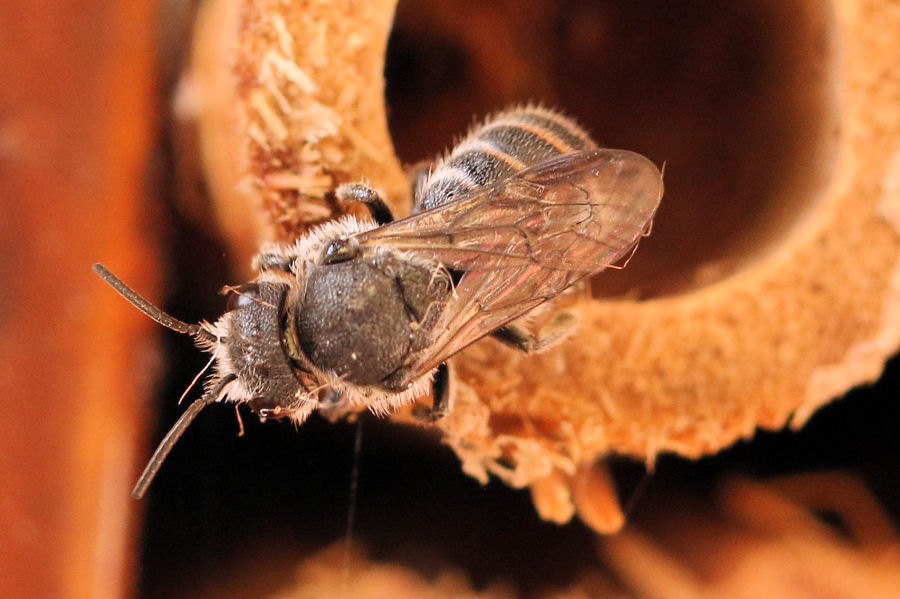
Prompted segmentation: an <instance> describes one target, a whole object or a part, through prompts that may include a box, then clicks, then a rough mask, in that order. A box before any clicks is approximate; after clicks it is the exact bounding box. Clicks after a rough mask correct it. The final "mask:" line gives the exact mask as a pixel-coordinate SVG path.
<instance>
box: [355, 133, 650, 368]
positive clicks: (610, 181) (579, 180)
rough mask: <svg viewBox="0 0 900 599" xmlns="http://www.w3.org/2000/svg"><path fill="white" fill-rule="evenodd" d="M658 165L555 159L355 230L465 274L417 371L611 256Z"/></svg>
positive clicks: (619, 249)
mask: <svg viewBox="0 0 900 599" xmlns="http://www.w3.org/2000/svg"><path fill="white" fill-rule="evenodd" d="M662 192H663V184H662V175H661V173H660V171H659V170H658V169H657V168H656V166H654V164H653V163H652V162H650V161H649V160H648V159H647V158H645V157H643V156H641V155H640V154H636V153H634V152H629V151H625V150H610V149H601V150H586V151H582V152H575V153H570V154H564V155H561V156H557V157H554V158H551V159H549V160H547V161H546V162H543V163H541V164H539V165H537V166H535V167H532V168H529V169H526V170H523V171H521V172H519V173H517V174H515V175H513V176H512V177H509V178H507V179H504V180H502V181H499V182H497V183H495V184H493V185H491V186H488V187H485V188H481V189H477V190H474V191H471V192H468V193H465V194H463V195H461V196H459V197H458V198H456V199H454V200H452V201H450V202H448V203H446V204H444V205H441V206H438V207H437V208H434V209H431V210H428V211H425V212H422V213H420V214H417V215H414V216H411V217H409V218H406V219H404V220H401V221H398V222H396V223H393V224H390V225H386V226H384V227H380V228H378V229H373V230H371V231H367V232H365V233H361V234H360V235H358V236H357V239H358V240H359V242H360V245H361V246H378V245H388V246H390V247H391V248H394V249H397V250H402V251H406V252H409V253H412V254H414V255H418V256H420V257H422V258H426V259H429V260H434V261H437V262H439V263H440V264H442V265H443V266H445V267H446V268H448V269H451V270H455V271H461V272H462V273H463V276H462V278H461V280H460V281H459V284H458V285H457V287H456V293H455V294H454V296H453V298H452V299H451V300H450V301H449V302H448V304H447V306H446V307H445V309H444V311H443V313H442V315H441V319H440V323H439V324H438V325H437V326H436V327H435V329H434V330H435V331H437V333H436V338H435V340H434V343H432V344H431V346H430V347H429V349H428V350H427V351H426V352H423V355H421V356H417V357H416V358H415V365H414V369H415V371H416V372H420V373H422V374H424V373H425V372H428V371H429V370H430V369H431V368H433V367H434V366H437V365H438V364H440V363H441V362H443V361H444V360H446V359H447V358H449V357H450V356H451V355H453V354H455V353H456V352H458V351H460V350H461V349H463V348H464V347H466V346H467V345H469V344H471V343H473V342H475V341H477V340H478V339H480V338H481V337H483V336H485V335H487V334H489V333H490V332H492V331H493V330H496V329H497V328H499V327H501V326H503V325H505V324H507V323H509V322H510V321H512V320H514V319H516V318H518V317H520V316H522V315H524V314H525V313H526V312H528V311H530V310H532V309H533V308H535V307H537V306H538V305H540V304H541V303H543V302H545V301H547V300H549V299H551V298H553V297H555V296H556V295H558V294H560V293H562V292H563V291H564V290H565V289H566V288H568V287H570V286H571V285H572V284H574V283H575V282H577V281H578V280H580V279H582V278H584V277H587V276H590V275H592V274H594V273H596V272H599V271H600V270H602V269H604V268H605V267H606V266H609V265H610V264H612V263H614V262H616V261H617V260H619V259H620V258H621V257H622V256H624V255H625V254H626V253H628V252H629V251H630V250H631V249H632V248H633V247H634V245H635V244H636V243H637V241H638V240H639V238H640V237H641V235H642V234H643V233H644V231H645V230H646V228H647V226H648V224H649V222H650V220H651V219H652V218H653V214H654V213H655V212H656V208H657V207H658V206H659V201H660V198H661V197H662Z"/></svg>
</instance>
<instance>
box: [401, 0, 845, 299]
mask: <svg viewBox="0 0 900 599" xmlns="http://www.w3.org/2000/svg"><path fill="white" fill-rule="evenodd" d="M834 27H835V24H834V16H833V14H832V7H831V5H830V4H829V3H827V2H821V1H808V2H799V3H780V2H777V1H774V0H767V1H766V0H764V1H757V2H751V3H743V4H741V5H740V6H737V5H732V4H722V5H719V4H715V3H713V4H710V3H707V2H696V1H693V2H669V1H663V0H659V1H648V2H640V3H630V2H629V3H621V2H613V1H609V0H605V1H599V2H597V1H593V0H538V1H534V2H529V3H528V4H525V5H523V4H521V3H519V2H512V1H510V0H503V1H499V2H495V3H490V4H485V3H480V2H475V1H474V0H467V1H465V2H462V3H459V2H456V1H452V2H451V1H450V0H436V1H435V2H430V3H416V2H405V1H401V2H400V3H399V5H398V9H397V16H396V21H395V26H394V30H393V33H392V35H391V38H390V41H389V44H388V56H387V65H386V79H387V101H388V106H389V125H390V128H391V133H392V136H393V139H394V143H395V147H396V150H397V153H398V156H399V157H400V158H401V160H403V161H404V162H406V163H410V164H411V163H414V162H416V161H419V160H422V159H429V158H431V157H434V156H435V155H437V154H439V153H440V152H442V151H443V150H444V149H446V148H447V147H448V146H449V145H451V144H452V143H453V141H454V140H455V139H457V138H458V137H459V136H460V134H462V133H463V132H464V131H465V130H466V129H467V128H468V127H469V126H470V125H471V124H472V123H473V122H474V121H475V120H476V119H479V118H482V117H484V116H485V115H487V114H489V113H491V112H493V111H496V110H498V109H500V108H502V107H504V106H508V105H510V104H515V103H520V102H527V101H539V102H542V103H545V104H547V105H550V106H555V107H558V108H560V109H561V110H563V111H564V112H566V113H568V114H570V115H572V116H574V117H575V118H577V119H578V120H579V121H580V122H581V123H582V124H583V125H584V126H586V127H587V129H588V130H589V131H590V132H591V133H592V134H593V137H594V139H595V140H596V141H597V142H598V143H600V144H602V145H604V146H609V147H621V148H626V149H631V150H635V151H638V152H641V153H643V154H645V155H646V156H648V157H650V158H651V159H652V160H653V161H654V162H656V163H657V164H659V165H662V164H665V174H666V178H665V182H666V194H665V197H664V199H663V203H662V206H661V208H660V210H659V213H658V216H657V218H656V221H655V223H654V228H653V234H652V236H651V237H650V238H648V239H646V240H644V241H643V242H642V243H641V247H640V250H639V251H638V253H637V255H636V256H635V258H634V260H632V261H631V262H630V264H629V266H628V268H627V269H624V270H621V271H615V272H607V273H603V274H602V275H600V276H599V277H597V278H596V279H595V280H594V283H593V286H594V292H595V295H598V296H604V297H615V296H622V295H627V296H629V297H639V298H652V297H661V296H667V295H675V294H681V293H687V292H690V291H694V290H697V289H700V288H704V287H706V286H708V285H711V284H713V283H716V282H718V281H720V280H722V279H725V278H727V277H729V276H731V275H733V274H735V273H737V272H739V271H741V270H743V269H746V268H749V267H752V266H753V265H754V264H757V263H758V262H759V261H760V260H762V259H764V258H765V257H766V256H768V255H771V253H772V252H773V251H774V250H777V248H779V247H781V246H782V245H783V244H785V243H786V241H787V240H789V239H790V237H791V235H792V234H794V233H795V232H796V231H797V229H798V228H800V227H802V225H803V224H804V223H805V222H808V220H809V217H810V215H811V214H813V213H814V212H815V210H816V207H817V206H818V205H819V204H820V203H821V202H820V201H821V199H822V197H823V195H824V193H823V192H824V190H825V188H826V186H827V184H828V182H829V174H830V172H831V170H832V169H831V167H832V166H833V163H834V160H835V157H836V153H837V146H838V142H839V133H840V132H839V119H838V108H839V106H838V98H837V85H836V84H835V78H836V74H837V73H836V71H837V68H836V62H837V58H838V53H837V47H836V46H837V40H836V38H837V36H836V34H835V31H834Z"/></svg>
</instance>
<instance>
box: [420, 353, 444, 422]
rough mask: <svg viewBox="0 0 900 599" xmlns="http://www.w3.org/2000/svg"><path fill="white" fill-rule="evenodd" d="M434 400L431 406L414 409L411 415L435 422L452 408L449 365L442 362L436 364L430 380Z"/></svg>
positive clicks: (421, 419)
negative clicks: (432, 377)
mask: <svg viewBox="0 0 900 599" xmlns="http://www.w3.org/2000/svg"><path fill="white" fill-rule="evenodd" d="M431 390H432V396H433V397H434V400H433V402H432V404H431V408H422V409H420V410H414V411H413V415H414V416H415V418H416V420H419V421H421V422H429V423H430V422H436V421H438V420H440V419H441V418H443V417H444V416H446V415H447V414H449V413H450V410H451V409H452V408H453V396H452V393H451V392H450V366H449V365H448V364H447V363H446V362H444V363H443V364H441V365H440V366H438V368H437V370H436V371H435V373H434V379H432V381H431Z"/></svg>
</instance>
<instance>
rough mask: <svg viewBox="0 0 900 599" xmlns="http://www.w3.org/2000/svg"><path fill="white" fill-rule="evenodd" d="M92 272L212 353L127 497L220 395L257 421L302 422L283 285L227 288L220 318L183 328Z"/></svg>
mask: <svg viewBox="0 0 900 599" xmlns="http://www.w3.org/2000/svg"><path fill="white" fill-rule="evenodd" d="M94 271H95V272H96V273H97V274H98V275H100V277H101V278H102V279H103V280H105V281H106V282H107V283H109V284H110V285H111V286H112V287H113V288H114V289H115V290H116V291H118V292H119V293H120V294H121V295H122V296H123V297H125V299H127V300H128V301H129V302H130V303H131V304H133V305H134V306H135V307H137V308H138V309H140V310H141V311H142V312H144V313H145V314H146V315H147V316H149V317H150V318H152V319H153V320H155V321H156V322H158V323H159V324H161V325H163V326H165V327H167V328H169V329H172V330H173V331H176V332H179V333H184V334H187V335H190V336H192V337H193V338H194V340H195V341H196V343H197V344H198V345H199V346H200V347H201V348H202V349H204V350H205V351H208V352H210V353H212V354H213V359H211V360H210V361H211V362H212V361H213V360H214V361H215V363H216V366H215V374H213V375H211V376H210V377H209V379H207V381H206V383H205V385H204V387H205V390H204V393H203V395H202V396H201V397H200V398H198V399H196V400H194V402H193V403H191V405H190V406H188V409H187V410H185V411H184V413H183V414H182V415H181V417H180V418H179V419H178V421H177V422H176V423H175V424H174V425H173V426H172V428H171V429H170V430H169V432H168V433H167V434H166V436H165V438H163V440H162V441H161V442H160V444H159V447H157V449H156V451H155V452H154V454H153V457H151V458H150V461H149V462H148V463H147V467H146V468H145V469H144V472H143V474H141V477H140V478H139V479H138V482H137V484H136V485H135V487H134V491H132V495H133V496H134V497H135V498H137V499H140V498H141V497H143V495H144V493H146V491H147V488H148V487H149V485H150V483H151V482H152V481H153V478H154V477H155V476H156V473H157V472H158V471H159V468H160V466H162V463H163V462H164V461H165V459H166V457H167V456H168V455H169V452H170V451H171V450H172V447H174V445H175V443H176V442H177V441H178V439H179V438H180V437H181V435H182V434H184V431H185V430H186V429H187V427H188V426H189V425H190V424H191V422H192V421H193V420H194V418H196V417H197V415H198V414H199V413H200V412H201V411H202V410H203V408H205V407H206V406H208V405H210V404H212V403H214V402H216V401H220V400H222V399H223V398H225V397H226V396H227V397H228V399H230V400H231V401H235V402H240V403H248V404H249V405H250V407H251V408H252V409H253V410H254V411H255V412H257V413H258V414H259V415H260V417H263V418H265V417H268V416H273V417H281V416H290V417H291V418H293V419H294V420H295V421H296V422H302V421H303V420H304V419H306V417H307V416H309V414H310V413H311V412H312V411H313V410H314V409H315V408H316V406H317V402H316V400H315V399H313V398H312V397H311V394H310V393H308V392H306V388H305V386H304V385H303V382H302V381H301V380H300V378H299V376H298V372H299V371H298V370H297V369H296V368H295V367H294V366H295V365H294V364H293V363H292V360H291V358H289V356H288V353H287V348H286V346H285V335H284V334H283V331H284V322H285V304H286V298H287V295H288V291H289V286H288V285H286V284H283V283H266V282H260V283H252V284H249V285H243V286H241V287H236V288H228V289H227V291H228V292H229V298H228V306H227V310H226V312H225V314H223V315H222V317H221V318H219V320H217V321H216V322H215V323H214V324H208V323H204V324H189V323H186V322H182V321H181V320H178V319H177V318H175V317H173V316H171V315H169V314H167V313H165V312H163V311H162V310H160V309H159V308H157V307H156V306H154V305H153V304H151V303H150V302H148V301H147V300H146V299H144V298H143V297H141V296H140V295H139V294H138V293H137V292H135V291H134V290H133V289H131V288H130V287H128V286H127V285H126V284H125V283H124V282H122V281H121V280H120V279H119V278H118V277H116V276H115V275H114V274H112V272H110V271H109V270H107V268H106V267H104V266H103V265H102V264H95V265H94Z"/></svg>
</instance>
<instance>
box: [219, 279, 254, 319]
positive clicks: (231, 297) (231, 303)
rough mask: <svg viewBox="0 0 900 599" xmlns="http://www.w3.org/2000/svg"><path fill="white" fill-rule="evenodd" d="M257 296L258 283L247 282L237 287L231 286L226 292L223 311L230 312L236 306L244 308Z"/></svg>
mask: <svg viewBox="0 0 900 599" xmlns="http://www.w3.org/2000/svg"><path fill="white" fill-rule="evenodd" d="M258 298H259V285H257V284H256V283H249V284H247V285H241V286H239V287H233V288H231V289H230V290H229V293H228V302H227V303H226V304H225V311H226V312H231V311H232V310H237V309H238V308H245V307H247V306H249V305H250V304H251V303H252V302H255V301H257V299H258Z"/></svg>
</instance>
